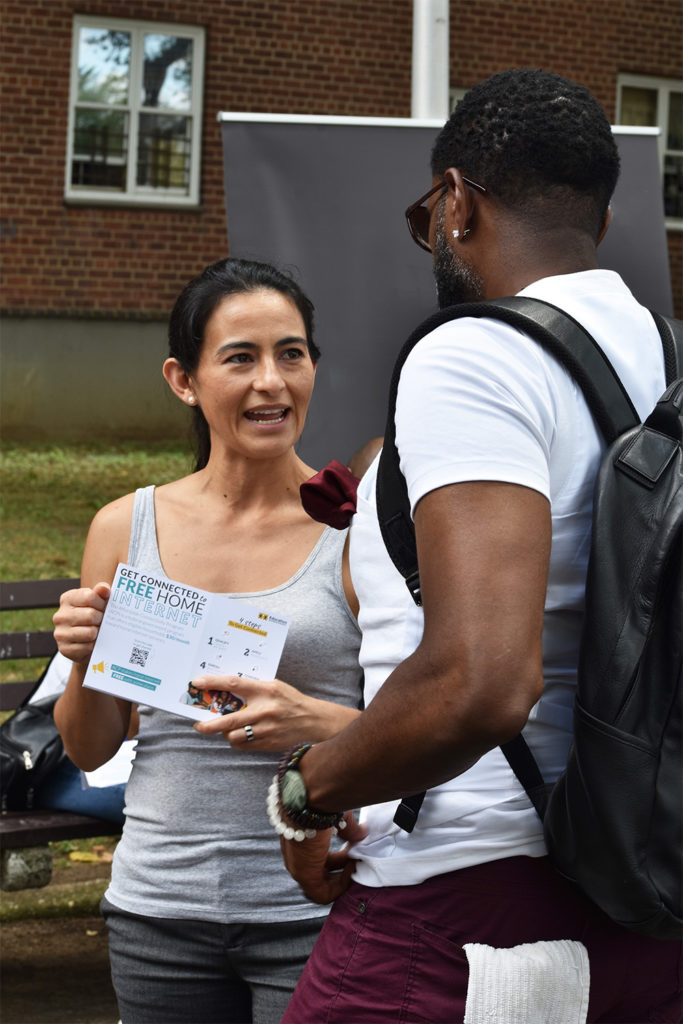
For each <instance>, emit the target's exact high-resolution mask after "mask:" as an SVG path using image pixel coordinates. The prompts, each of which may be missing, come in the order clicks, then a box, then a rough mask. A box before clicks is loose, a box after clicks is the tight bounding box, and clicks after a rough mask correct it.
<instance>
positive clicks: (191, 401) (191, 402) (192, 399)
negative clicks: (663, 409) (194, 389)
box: [187, 395, 197, 405]
mask: <svg viewBox="0 0 683 1024" xmlns="http://www.w3.org/2000/svg"><path fill="white" fill-rule="evenodd" d="M196 401H197V399H196V398H195V397H194V395H190V397H189V398H188V400H187V404H188V405H194V403H195V402H196Z"/></svg>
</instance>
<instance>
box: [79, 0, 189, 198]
mask: <svg viewBox="0 0 683 1024" xmlns="http://www.w3.org/2000/svg"><path fill="white" fill-rule="evenodd" d="M203 65H204V30H203V29H201V28H197V27H192V26H189V25H161V24H156V23H146V22H141V21H122V20H119V19H117V18H106V19H105V18H98V17H89V16H88V15H78V16H76V17H75V18H74V29H73V42H72V59H71V93H70V104H69V129H68V130H69V138H68V147H67V169H66V197H67V199H69V200H73V201H76V202H78V201H80V202H90V203H92V202H93V200H96V201H97V202H98V203H100V202H107V203H112V204H115V203H122V202H124V203H131V202H132V203H146V204H150V203H151V204H165V205H176V206H178V205H180V206H194V205H196V204H197V203H198V202H199V155H200V149H201V123H202V121H201V118H202V109H201V97H202V76H203V70H204V68H203Z"/></svg>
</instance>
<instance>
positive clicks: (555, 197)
mask: <svg viewBox="0 0 683 1024" xmlns="http://www.w3.org/2000/svg"><path fill="white" fill-rule="evenodd" d="M448 167H457V168H459V169H460V171H462V173H463V174H465V175H467V176H468V177H469V178H472V179H473V180H474V181H476V182H478V183H479V184H480V185H484V186H485V187H486V188H487V189H488V191H489V192H490V193H491V195H492V196H495V197H497V198H498V199H499V200H502V201H503V203H505V204H506V205H507V206H508V207H509V208H510V209H517V210H519V211H520V212H522V213H527V214H531V215H536V216H539V217H541V218H543V217H545V218H547V219H548V220H549V221H551V222H552V219H553V218H557V216H558V212H559V214H560V215H561V216H562V219H563V221H564V222H567V220H569V219H573V220H574V221H575V222H576V223H577V224H579V225H580V226H582V227H586V228H589V229H591V230H592V231H593V232H594V234H595V235H596V236H597V233H598V231H599V230H600V227H601V225H602V222H603V219H604V216H605V213H606V211H607V206H608V204H609V201H610V198H611V196H612V193H613V191H614V188H615V185H616V183H617V178H618V176H619V153H618V151H617V147H616V144H615V142H614V137H613V135H612V130H611V128H610V123H609V121H608V120H607V116H606V114H605V112H604V110H603V109H602V107H601V106H600V104H599V103H598V102H597V100H596V99H595V98H594V97H593V96H592V95H591V94H590V92H589V91H588V89H586V88H584V87H583V86H581V85H577V84H576V82H571V81H569V79H567V78H562V77H561V76H560V75H556V74H553V73H552V72H549V71H541V70H537V69H535V68H519V69H511V70H509V71H501V72H499V73H498V74H495V75H492V76H491V77H490V78H487V79H486V80H485V81H483V82H480V83H478V84H477V85H475V86H473V87H472V88H471V89H470V90H469V92H467V93H465V95H464V96H463V98H462V99H461V100H460V102H459V103H458V104H457V106H456V108H455V110H454V111H453V113H452V114H451V117H450V118H449V120H448V122H447V123H446V125H445V126H444V128H443V129H442V130H441V132H440V133H439V135H438V137H437V139H436V142H435V145H434V149H433V150H432V172H433V174H435V175H442V174H444V172H445V171H446V170H447V168H448Z"/></svg>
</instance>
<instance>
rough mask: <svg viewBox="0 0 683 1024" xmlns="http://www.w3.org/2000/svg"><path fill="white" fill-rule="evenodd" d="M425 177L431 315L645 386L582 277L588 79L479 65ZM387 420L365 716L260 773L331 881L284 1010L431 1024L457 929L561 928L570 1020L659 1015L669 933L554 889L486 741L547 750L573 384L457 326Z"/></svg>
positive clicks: (564, 668) (562, 623)
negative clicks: (577, 336) (411, 547)
mask: <svg viewBox="0 0 683 1024" xmlns="http://www.w3.org/2000/svg"><path fill="white" fill-rule="evenodd" d="M432 171H433V182H432V185H433V187H432V190H431V192H430V193H428V194H427V196H425V197H424V206H422V207H421V206H419V205H418V204H414V208H413V211H412V213H411V214H410V218H409V223H410V227H411V232H412V234H413V237H414V238H415V240H416V241H418V244H421V245H422V247H423V248H426V249H428V250H429V251H431V252H433V259H434V273H435V277H436V284H437V291H438V296H439V302H440V305H442V306H446V305H450V304H453V303H458V302H462V301H470V300H478V299H482V298H485V299H495V298H499V297H501V296H506V295H512V294H516V293H521V294H523V295H529V296H532V297H537V298H540V299H545V300H546V301H549V302H551V303H553V304H554V305H557V306H560V307H561V308H563V309H564V310H566V311H567V312H568V313H569V314H571V315H572V316H573V317H574V318H575V319H576V320H578V321H579V322H580V323H582V324H584V325H585V326H586V328H587V329H588V331H589V332H590V333H591V334H593V335H594V337H596V339H597V340H598V342H599V343H600V345H601V346H602V347H603V349H604V351H605V352H606V354H607V355H608V357H609V359H610V360H611V362H612V363H613V364H614V366H615V367H616V369H617V372H618V373H619V375H620V376H621V378H622V381H623V382H624V384H625V386H626V388H627V390H628V391H629V393H630V395H631V398H632V400H633V402H634V404H635V407H636V409H637V411H638V413H639V415H640V416H641V417H643V418H644V417H645V416H646V415H647V414H648V413H649V412H650V410H651V409H652V407H653V406H654V403H655V402H656V400H657V398H658V397H659V395H660V394H661V392H662V391H663V389H664V368H663V359H662V353H661V345H660V341H659V337H658V335H657V332H656V329H655V327H654V324H653V322H652V319H651V317H650V315H649V313H648V312H647V310H645V309H644V308H643V307H641V306H640V305H639V304H638V303H637V302H636V301H635V299H634V298H633V296H632V295H631V294H630V292H629V291H628V289H627V288H626V287H625V285H624V283H623V282H622V281H621V279H620V278H619V277H618V275H616V274H614V273H612V272H609V271H603V270H599V269H598V263H597V254H596V247H597V245H598V243H599V242H600V240H601V238H602V236H603V234H604V232H605V231H606V230H607V226H608V223H609V217H610V211H609V201H610V197H611V195H612V192H613V190H614V187H615V184H616V181H617V177H618V171H619V166H618V156H617V151H616V147H615V145H614V141H613V139H612V134H611V130H610V126H609V123H608V121H607V119H606V118H605V115H604V113H603V111H602V110H601V108H600V107H599V105H598V104H597V103H596V101H595V100H594V99H593V98H592V97H591V96H590V94H589V93H588V92H587V91H586V90H585V89H583V88H581V87H579V86H577V85H575V84H574V83H571V82H568V81H566V80H565V79H562V78H560V77H558V76H556V75H552V74H549V73H545V72H541V71H534V70H521V71H507V72H503V73H501V74H498V75H494V76H493V77H492V78H490V79H488V80H487V81H485V82H483V83H481V84H479V85H478V86H475V87H474V88H473V89H471V90H470V92H469V93H468V94H467V95H466V96H465V98H464V99H463V100H462V101H461V102H460V103H459V104H458V107H457V108H456V110H455V112H454V114H453V115H452V117H451V118H450V120H449V121H448V123H447V124H446V126H445V127H444V128H443V130H442V131H441V133H440V135H439V137H438V138H437V141H436V144H435V146H434V150H433V153H432ZM396 435H397V445H398V449H399V453H400V456H401V466H402V470H403V472H404V474H405V476H406V480H407V483H408V490H409V494H410V500H411V507H412V513H413V517H414V522H415V530H416V536H417V547H418V556H419V564H420V579H421V586H422V597H423V609H419V608H417V607H416V606H415V605H414V604H413V602H412V600H411V598H410V596H409V594H408V591H407V589H406V587H405V584H404V582H403V579H402V578H401V577H400V575H399V574H398V573H397V572H396V570H395V569H394V567H393V565H392V563H391V562H390V560H389V558H388V555H387V553H386V551H385V549H384V545H383V543H382V539H381V536H380V532H379V528H378V523H377V517H376V510H375V505H374V487H375V473H376V463H375V469H373V468H372V467H371V469H370V470H369V471H368V473H367V474H366V476H365V478H364V480H363V481H362V483H361V487H360V493H359V502H358V511H357V513H356V516H355V519H354V522H353V526H352V540H351V562H352V574H353V580H354V585H355V587H356V590H357V594H358V597H359V600H360V607H361V613H360V624H361V627H362V629H363V645H362V648H361V661H362V663H363V668H364V671H365V684H366V703H367V710H366V711H365V713H364V714H363V715H362V716H361V717H360V718H359V719H357V720H356V721H355V722H354V723H353V724H352V725H351V726H349V727H348V728H347V729H345V730H344V731H343V732H342V733H341V734H339V735H338V736H337V737H336V738H334V739H331V740H328V741H326V742H324V743H320V744H316V745H315V746H313V747H312V748H310V749H308V750H306V751H305V753H304V754H303V756H301V759H300V761H299V762H298V765H297V768H298V770H299V771H300V778H301V779H302V780H303V783H304V784H305V790H304V791H303V793H304V798H305V803H306V806H305V808H304V812H303V817H302V814H299V813H297V807H300V806H301V799H299V798H298V797H297V799H294V798H293V797H292V796H291V795H290V792H289V790H288V791H287V793H285V786H284V785H283V784H281V786H280V793H279V796H280V802H279V804H278V807H279V813H281V814H282V817H283V820H284V822H285V824H287V823H289V824H290V825H291V824H294V825H297V824H301V822H302V821H304V824H305V825H311V823H312V827H311V828H309V829H308V832H307V838H306V839H305V840H304V841H302V842H295V841H287V840H286V839H283V841H282V845H283V850H284V855H285V860H286V863H287V865H288V867H289V869H290V871H291V872H292V874H294V876H295V877H296V878H297V879H298V880H299V882H300V884H301V886H302V888H303V889H304V891H305V892H306V893H307V894H308V895H309V896H310V897H311V898H312V899H314V900H319V901H321V902H329V901H330V900H333V899H335V898H336V897H339V898H338V899H337V902H336V904H335V907H334V908H333V911H332V913H331V915H330V919H329V921H328V922H327V924H326V925H325V928H324V930H323V933H322V935H321V938H320V940H319V942H318V945H317V946H316V949H315V951H314V953H313V955H312V957H311V959H310V960H309V963H308V966H307V968H306V971H305V973H304V975H303V977H302V980H301V982H300V984H299V987H298V988H297V991H296V993H295V995H294V997H293V1000H292V1003H291V1004H290V1008H289V1010H288V1013H287V1015H286V1016H285V1021H286V1022H288V1024H305V1022H309V1021H310V1022H316V1024H318V1022H320V1021H343V1022H346V1024H348V1022H353V1024H365V1022H371V1021H387V1022H388V1021H398V1020H405V1021H416V1020H421V1021H429V1022H436V1021H448V1022H451V1024H452V1022H454V1021H462V1020H463V1016H464V1013H465V1002H466V998H467V988H468V979H470V985H471V978H472V973H471V967H472V962H473V961H472V959H471V958H472V956H473V955H474V954H473V951H472V950H471V949H469V944H472V943H474V944H483V945H485V946H486V947H494V950H493V951H494V952H495V951H499V950H503V951H507V950H508V949H509V948H511V947H523V948H525V947H526V944H539V943H540V944H541V945H542V946H543V949H544V952H545V953H548V949H550V948H551V947H552V949H551V953H549V954H548V955H551V954H552V952H553V951H556V950H557V949H558V948H560V946H561V943H562V941H563V940H574V943H578V941H579V940H580V942H581V943H583V946H581V947H578V945H572V947H571V948H572V951H573V953H576V952H577V949H578V950H579V952H580V951H585V950H587V953H588V960H589V962H590V1005H589V1009H588V1020H591V1021H598V1020H601V1021H608V1020H609V1021H621V1022H624V1021H638V1022H642V1021H646V1020H658V1021H678V1020H679V1015H680V991H679V990H678V991H677V982H678V973H679V972H678V969H677V962H678V944H677V943H665V942H657V941H654V940H650V939H646V938H643V937H641V936H638V935H636V934H634V933H632V932H627V931H626V930H624V929H622V928H619V927H617V926H616V925H614V924H612V922H610V921H609V920H608V919H607V918H606V917H605V916H604V915H603V914H602V913H601V912H600V911H598V910H597V909H596V908H595V907H593V906H592V904H590V903H589V902H588V901H587V900H585V899H583V897H581V895H580V894H578V893H577V892H576V890H574V889H572V888H570V887H569V886H568V885H566V884H565V883H564V882H563V881H562V880H561V879H560V877H559V876H558V875H557V873H556V872H554V870H553V868H552V866H551V865H550V864H549V862H548V858H547V856H546V855H545V847H544V842H543V834H542V828H541V824H540V821H539V819H538V817H537V815H536V812H535V811H534V809H533V808H532V807H531V805H530V803H529V801H528V799H527V798H526V795H525V794H524V792H523V790H522V789H521V787H520V785H519V784H518V782H517V781H516V779H515V777H514V776H513V774H512V772H511V770H510V769H509V768H508V766H507V763H506V762H505V760H504V758H503V755H502V754H501V752H500V750H499V749H498V748H499V745H500V744H501V743H503V742H505V741H507V740H509V739H511V738H512V737H514V736H515V735H516V734H517V733H518V732H519V730H520V729H522V728H524V735H525V737H526V739H527V742H528V743H529V745H530V746H531V748H532V750H533V752H534V754H535V756H536V758H537V760H538V762H539V765H540V768H541V770H542V772H543V774H544V777H545V778H546V779H547V780H553V779H555V778H557V776H558V775H559V774H560V772H561V771H562V769H563V767H564V764H565V762H566V758H567V752H568V748H569V744H570V741H571V729H572V725H571V719H572V710H571V709H572V702H573V695H574V687H575V677H576V665H577V653H578V645H579V632H580V626H581V618H582V607H583V592H584V584H585V574H586V564H587V557H588V544H589V535H590V515H591V502H592V489H593V483H594V479H595V474H596V469H597V466H598V463H599V459H600V454H601V450H602V441H601V439H600V437H599V435H598V433H597V431H596V428H595V426H594V424H593V421H592V418H591V415H590V413H589V411H588V409H587V407H586V404H585V401H584V399H583V396H582V394H581V391H580V389H579V388H578V387H577V386H576V385H575V384H574V382H573V381H572V379H571V378H570V377H569V375H568V374H567V373H566V372H565V371H564V370H563V369H562V367H561V366H560V365H559V364H558V363H557V362H556V361H555V360H554V359H553V358H552V357H551V356H549V355H547V354H546V353H545V352H544V351H543V350H542V349H541V347H540V346H539V345H537V344H536V343H535V342H534V341H532V340H531V339H529V338H528V337H526V336H525V335H523V334H521V333H520V332H518V331H516V330H514V329H512V328H510V327H508V326H506V325H503V324H501V323H499V322H496V321H493V320H473V319H461V320H457V321H454V322H452V323H447V324H445V325H444V326H442V327H440V328H438V329H437V330H435V331H433V332H432V333H431V334H429V335H428V336H426V337H425V338H424V339H423V340H422V341H421V342H420V343H419V344H418V346H417V347H416V348H415V349H414V350H413V352H412V354H411V355H410V357H409V358H408V360H407V362H406V364H405V367H404V369H403V372H402V376H401V383H400V387H399V393H398V402H397V411H396ZM285 778H286V780H287V783H288V784H289V783H292V780H293V773H292V772H288V773H287V775H286V776H285ZM294 781H296V780H294ZM295 788H296V787H295ZM423 789H428V790H429V792H428V793H427V796H426V799H425V802H424V804H423V806H422V810H421V812H420V816H419V819H418V822H417V825H416V827H415V830H414V831H413V832H412V833H411V834H408V833H407V832H404V831H402V830H401V829H400V828H399V827H398V826H397V825H396V824H394V822H393V816H394V812H395V810H396V806H397V801H398V800H399V799H400V797H401V796H404V795H407V794H411V793H416V792H419V791H421V790H423ZM304 798H302V799H304ZM297 800H298V803H297ZM357 806H362V807H363V808H364V811H363V814H362V821H363V822H364V828H365V830H366V831H367V834H366V835H365V837H364V838H359V837H362V835H363V832H362V830H359V828H358V826H355V825H354V824H353V823H351V824H350V826H349V829H348V830H347V833H346V834H347V836H348V837H349V838H350V839H352V840H356V842H355V844H354V845H353V846H352V847H351V850H350V857H351V858H353V864H354V865H355V873H354V878H353V881H352V882H351V883H350V886H349V887H348V889H347V888H346V887H347V886H348V885H349V873H350V869H349V866H348V865H347V867H346V868H345V870H344V871H343V872H342V873H341V874H338V873H333V872H332V871H331V870H330V868H331V867H332V866H334V861H331V860H328V861H327V862H326V859H325V858H326V854H327V848H328V842H329V834H330V833H329V831H328V832H324V831H317V832H316V831H315V829H316V827H317V826H319V825H320V824H326V823H327V822H328V820H331V819H328V818H326V817H325V813H326V812H331V811H332V809H337V810H339V811H342V810H343V809H347V808H350V807H357ZM309 811H312V812H316V813H318V814H319V817H318V818H317V819H316V818H311V815H310V814H309ZM287 834H288V833H287ZM344 890H346V891H344ZM543 944H548V949H546V947H545V946H544V945H543ZM553 944H555V945H553ZM558 944H559V945H558ZM465 945H468V950H463V947H464V946H465ZM584 947H585V950H584ZM534 948H536V946H534ZM562 949H564V947H562ZM468 961H469V962H468ZM578 966H579V967H580V964H579V965H578ZM577 969H578V967H577ZM582 969H583V971H584V978H585V974H586V973H587V972H586V966H585V963H584V964H583V968H582ZM524 970H526V971H527V975H528V973H529V971H531V973H532V974H533V970H532V969H531V968H528V967H525V968H524ZM501 975H502V971H500V970H494V973H493V977H494V978H495V979H496V980H497V981H498V980H500V977H501ZM527 975H525V976H524V982H525V984H527V985H530V986H531V988H532V989H533V988H534V981H535V980H536V979H535V978H534V977H531V978H530V977H529V976H527ZM549 977H550V976H544V977H543V980H541V981H540V982H539V985H537V986H536V988H539V987H540V988H543V987H544V986H545V987H548V985H550V984H551V981H550V980H549ZM558 977H560V978H561V975H558ZM494 987H495V986H494ZM585 987H586V986H584V988H585ZM559 988H562V981H560V982H559ZM485 995H486V993H485ZM561 995H562V993H561V992H560V996H561ZM577 998H578V1001H579V1003H580V1002H581V999H585V998H587V995H586V992H585V991H583V992H581V991H579V993H578V997H577ZM491 1005H494V1003H492V1004H491ZM497 1005H499V1006H500V1005H504V1004H497ZM579 1009H580V1006H579ZM469 1019H472V1017H470V1018H469ZM488 1019H496V1020H497V1021H498V1022H500V1024H508V1021H509V1020H512V1019H515V1020H517V1019H518V1018H517V1017H516V1016H515V1017H514V1018H513V1017H512V1013H510V1015H509V1016H506V1014H505V1011H500V1010H499V1011H498V1016H497V1017H496V1016H495V1014H494V1016H490V1017H489V1018H488ZM519 1019H525V1020H527V1019H529V1020H530V1019H538V1018H534V1017H533V1016H531V1015H530V1016H528V1017H526V1018H525V1017H521V1018H519ZM572 1019H577V1020H578V1019H584V1017H580V1016H579V1015H575V1016H574V1017H573V1018H572Z"/></svg>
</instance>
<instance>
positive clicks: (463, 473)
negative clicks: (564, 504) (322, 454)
mask: <svg viewBox="0 0 683 1024" xmlns="http://www.w3.org/2000/svg"><path fill="white" fill-rule="evenodd" d="M547 360H548V357H547V356H545V355H544V353H543V351H542V350H541V348H540V346H539V345H538V344H537V343H536V342H534V341H533V340H532V339H530V338H528V337H527V336H526V335H524V334H522V333H521V332H519V331H516V330H515V329H514V328H511V327H509V326H508V325H505V324H500V323H498V322H494V321H491V320H470V319H463V320H458V321H453V322H451V323H448V324H444V325H443V326H442V327H439V328H437V330H435V331H433V332H432V333H431V334H430V335H428V336H427V337H425V338H424V339H422V340H421V341H420V342H419V343H418V345H417V346H416V347H415V348H414V349H413V351H412V352H411V354H410V356H409V357H408V359H407V360H406V363H405V366H404V368H403V371H402V373H401V380H400V384H399V390H398V398H397V404H396V440H397V445H398V450H399V454H400V458H401V469H402V471H403V473H404V475H405V477H406V480H407V483H408V493H409V495H410V504H411V510H412V511H414V510H415V506H416V505H417V503H418V501H419V500H420V499H421V498H423V497H424V495H425V494H427V493H429V491H433V490H435V489H436V488H438V487H444V486H446V485H448V484H454V483H463V482H465V481H474V480H495V481H500V482H505V483H514V484H521V485H523V486H525V487H530V488H532V489H534V490H536V491H539V492H540V493H541V494H543V495H545V496H546V497H548V498H549V496H550V479H549V456H550V449H551V445H552V442H553V437H554V433H555V424H556V420H557V411H556V401H555V395H554V391H553V383H552V376H551V374H550V373H549V372H548V364H547Z"/></svg>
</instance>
